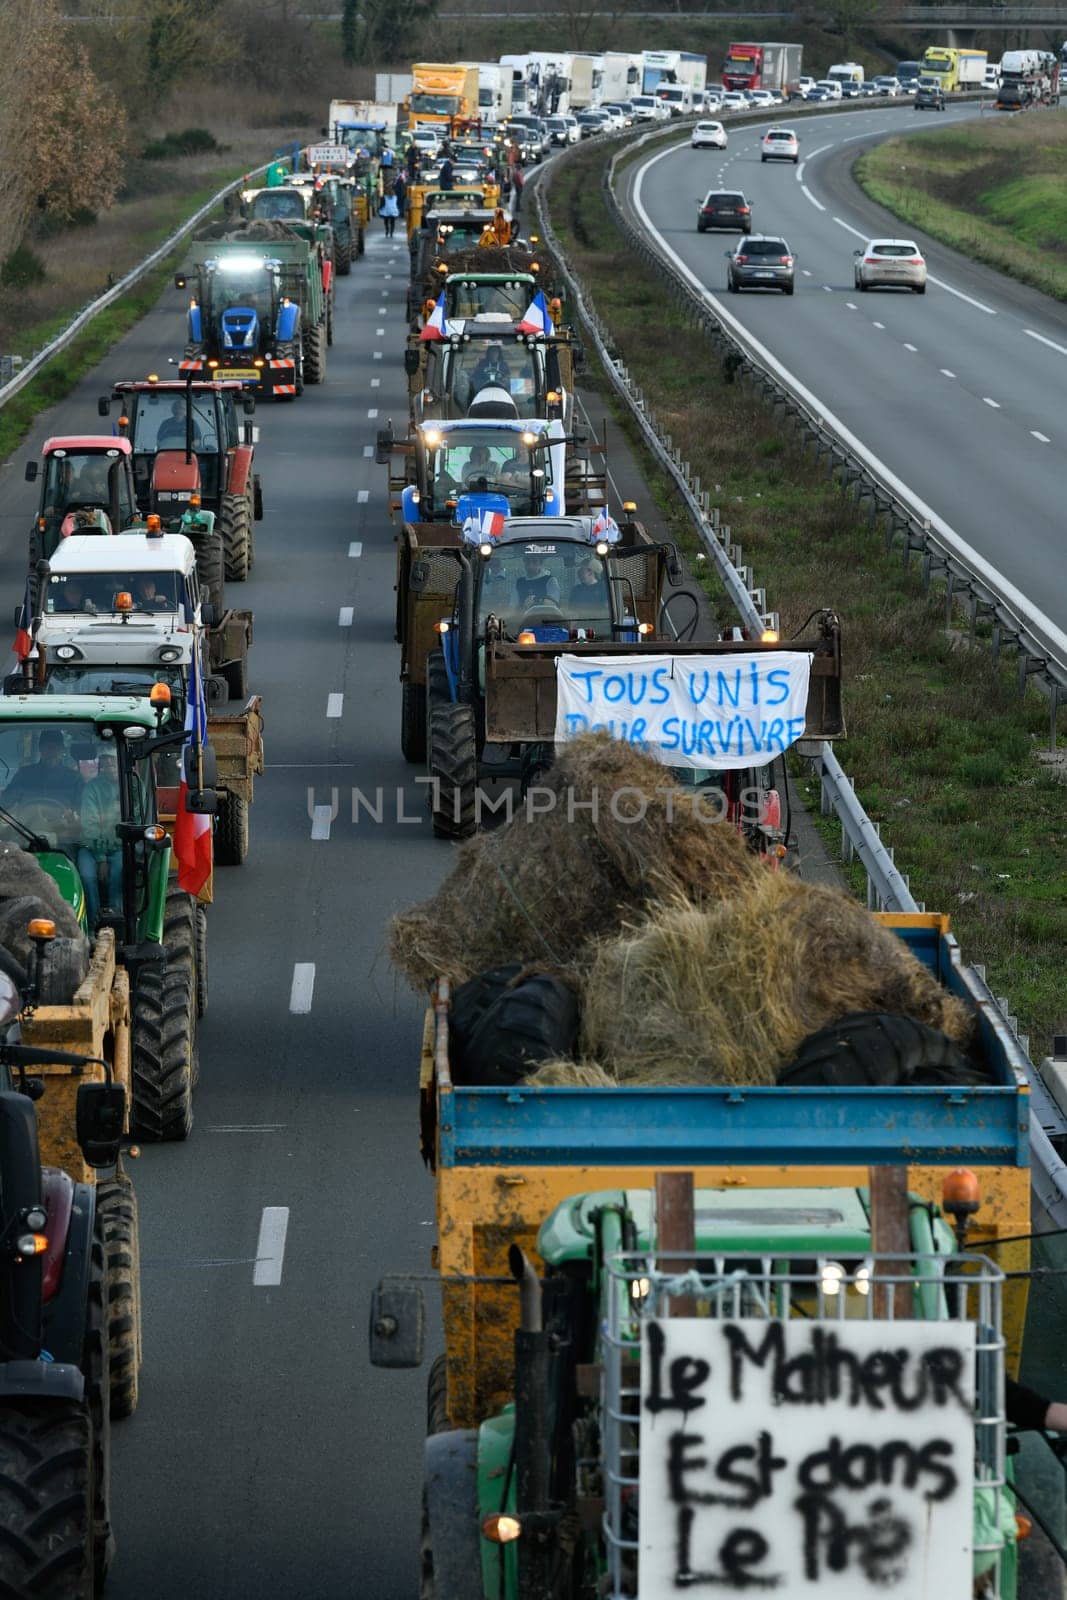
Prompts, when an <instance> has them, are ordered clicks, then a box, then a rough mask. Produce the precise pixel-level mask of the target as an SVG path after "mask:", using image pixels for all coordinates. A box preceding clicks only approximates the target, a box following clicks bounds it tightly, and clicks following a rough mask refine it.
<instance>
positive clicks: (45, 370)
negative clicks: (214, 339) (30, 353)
mask: <svg viewBox="0 0 1067 1600" xmlns="http://www.w3.org/2000/svg"><path fill="white" fill-rule="evenodd" d="M243 170H244V169H243V168H238V169H237V170H236V171H234V170H232V169H230V170H227V171H225V172H221V173H220V174H219V177H218V180H217V182H215V181H213V182H212V183H211V184H210V185H209V186H208V187H206V188H204V189H203V190H201V191H200V192H199V193H194V194H185V195H168V196H166V199H165V201H164V200H162V199H161V201H160V204H159V206H158V207H157V208H154V215H153V221H152V226H151V227H149V228H146V229H144V230H143V231H142V232H141V233H139V234H137V235H135V236H134V239H135V241H136V243H137V244H138V245H139V246H140V248H138V249H136V250H135V251H134V252H133V260H134V261H137V260H141V259H143V258H144V257H145V256H146V255H149V254H151V252H152V250H154V249H156V248H157V247H158V246H159V244H160V243H161V242H162V241H163V240H164V239H166V238H167V236H168V235H169V234H171V233H173V232H174V230H175V228H177V227H179V226H180V225H181V223H182V222H183V221H184V220H185V218H186V217H189V216H191V215H192V214H193V213H194V212H195V211H198V210H199V209H200V207H201V206H202V205H204V204H205V203H206V202H207V201H208V200H210V199H211V197H212V195H213V194H217V193H218V191H219V189H221V188H222V187H223V185H224V184H225V183H227V182H229V181H231V180H232V179H234V178H239V177H240V176H241V175H242V172H243ZM184 252H185V245H184V244H181V245H179V246H178V247H177V249H176V250H175V251H174V252H173V254H172V255H171V256H169V257H168V258H167V260H166V261H164V262H163V263H162V264H161V265H160V266H158V267H156V268H155V269H154V270H153V271H152V272H150V273H148V275H147V276H146V277H144V278H142V279H141V281H140V283H138V284H137V285H136V286H135V287H134V288H133V289H131V290H130V291H129V293H127V294H125V295H123V296H122V297H121V298H120V299H119V300H117V301H115V302H114V303H113V304H112V305H110V306H108V307H106V309H105V310H103V311H101V312H100V313H99V314H98V315H97V316H95V317H94V318H93V319H92V321H91V322H90V323H89V324H88V325H87V327H86V328H85V329H83V331H82V332H81V333H80V334H79V336H78V337H77V339H75V340H74V341H73V343H72V344H69V345H67V347H66V349H65V350H62V351H60V353H59V354H58V355H56V356H54V357H53V359H52V360H51V361H49V362H48V363H47V364H46V365H45V366H44V367H42V368H41V371H40V372H39V373H37V375H36V377H34V378H32V379H31V380H30V382H29V383H28V384H27V385H26V387H25V388H24V389H20V390H19V392H18V394H16V395H14V396H13V397H12V399H10V400H8V402H7V403H6V405H4V406H3V407H0V460H4V459H5V458H6V457H7V456H9V455H10V454H11V452H12V451H13V450H15V449H17V448H18V446H19V445H20V444H21V442H22V440H23V439H24V438H25V437H26V435H27V433H28V432H29V430H30V429H31V428H32V426H33V424H34V422H35V420H36V418H37V417H38V416H39V415H40V413H41V412H42V411H46V410H47V409H48V407H49V406H52V405H55V404H56V402H57V401H59V400H62V399H63V398H64V396H65V395H68V394H69V393H70V391H71V390H72V389H73V388H74V386H75V385H76V384H77V383H78V382H79V381H80V380H81V379H82V378H83V377H84V376H85V374H86V373H87V372H90V371H91V370H92V368H93V367H94V366H95V365H96V363H97V362H98V361H100V360H101V358H102V357H103V356H105V355H106V354H107V352H108V350H109V349H110V348H111V346H112V345H113V344H114V343H115V342H116V341H117V340H118V339H121V338H122V336H123V334H124V333H128V332H129V330H130V328H132V327H133V326H134V324H135V323H137V322H139V321H140V319H141V318H142V317H143V316H144V315H145V313H146V312H148V311H150V310H151V309H152V307H153V306H154V305H155V303H156V301H157V300H158V299H159V296H160V294H161V293H162V292H163V289H164V287H165V286H166V283H167V281H168V279H169V278H170V276H171V275H172V273H173V272H174V271H175V269H176V268H177V267H178V266H179V265H180V263H181V260H182V257H183V255H184ZM78 309H79V308H78V306H77V305H74V306H71V308H70V310H69V311H67V312H65V313H64V314H62V315H60V316H57V317H53V318H50V319H49V321H48V322H46V323H42V324H39V325H37V326H36V327H35V328H33V329H28V330H27V333H26V336H25V346H24V347H25V348H29V349H40V348H41V346H42V345H45V344H47V343H48V341H49V339H52V338H55V336H56V334H58V333H59V332H60V331H61V330H62V329H63V328H65V327H66V326H67V324H68V323H69V322H70V321H71V319H72V318H73V317H74V316H75V315H76V313H77V311H78ZM178 342H179V343H180V342H181V341H180V340H179V341H178Z"/></svg>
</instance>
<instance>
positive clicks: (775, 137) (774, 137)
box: [759, 128, 800, 166]
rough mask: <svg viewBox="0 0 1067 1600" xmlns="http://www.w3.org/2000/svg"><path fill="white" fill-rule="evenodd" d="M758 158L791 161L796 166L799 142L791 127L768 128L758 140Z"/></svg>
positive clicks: (798, 158) (798, 156) (798, 155)
mask: <svg viewBox="0 0 1067 1600" xmlns="http://www.w3.org/2000/svg"><path fill="white" fill-rule="evenodd" d="M759 158H760V160H761V161H791V162H792V163H793V165H794V166H796V164H797V162H798V161H799V160H800V144H799V141H798V140H797V136H796V134H795V133H794V132H793V130H792V128H768V129H767V132H766V133H765V134H764V135H763V138H762V139H761V140H760V151H759Z"/></svg>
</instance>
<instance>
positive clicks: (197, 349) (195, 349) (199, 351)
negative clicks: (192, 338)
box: [182, 344, 204, 361]
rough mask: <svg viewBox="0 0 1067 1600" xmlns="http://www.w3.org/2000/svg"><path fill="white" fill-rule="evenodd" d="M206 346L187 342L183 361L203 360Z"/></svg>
mask: <svg viewBox="0 0 1067 1600" xmlns="http://www.w3.org/2000/svg"><path fill="white" fill-rule="evenodd" d="M203 357H204V347H203V345H202V344H187V345H186V347H185V350H184V352H183V354H182V360H183V361H202V360H203Z"/></svg>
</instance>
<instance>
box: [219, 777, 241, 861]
mask: <svg viewBox="0 0 1067 1600" xmlns="http://www.w3.org/2000/svg"><path fill="white" fill-rule="evenodd" d="M247 855H248V801H247V800H243V799H242V798H241V796H240V795H239V794H232V793H231V792H230V790H229V789H220V790H219V809H218V813H217V815H216V818H215V863H216V865H217V866H220V867H239V866H240V865H241V863H242V862H243V861H244V860H245V858H246V857H247Z"/></svg>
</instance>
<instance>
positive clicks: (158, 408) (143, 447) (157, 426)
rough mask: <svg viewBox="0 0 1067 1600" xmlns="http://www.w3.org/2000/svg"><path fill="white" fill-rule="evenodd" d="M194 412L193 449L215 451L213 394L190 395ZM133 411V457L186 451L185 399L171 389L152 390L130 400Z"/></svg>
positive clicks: (215, 421) (194, 393) (182, 395)
mask: <svg viewBox="0 0 1067 1600" xmlns="http://www.w3.org/2000/svg"><path fill="white" fill-rule="evenodd" d="M189 400H190V405H191V407H192V412H193V449H194V450H195V451H197V452H199V451H201V450H205V451H212V452H215V451H218V449H219V430H218V420H217V418H216V415H215V396H214V395H213V394H204V393H203V392H200V393H197V391H196V390H195V389H194V390H192V391H191V393H190V397H189ZM131 401H132V403H133V405H134V407H135V409H134V413H133V416H132V417H131V418H130V421H131V423H132V425H133V436H132V440H131V443H132V444H133V453H134V455H155V453H156V451H157V450H184V449H185V395H184V394H176V393H175V391H174V390H173V389H172V390H170V391H169V392H168V391H167V390H162V391H161V390H158V389H152V390H149V391H148V392H147V393H143V394H137V395H134V396H131Z"/></svg>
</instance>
